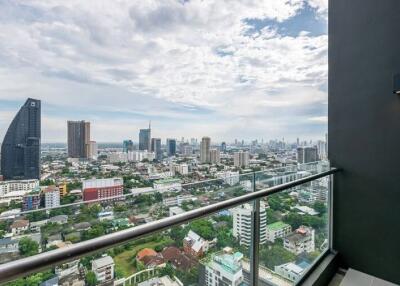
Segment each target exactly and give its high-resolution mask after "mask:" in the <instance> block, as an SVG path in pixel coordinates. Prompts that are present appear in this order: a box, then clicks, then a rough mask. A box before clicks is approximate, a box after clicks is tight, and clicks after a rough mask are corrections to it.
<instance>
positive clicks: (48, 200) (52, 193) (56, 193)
mask: <svg viewBox="0 0 400 286" xmlns="http://www.w3.org/2000/svg"><path fill="white" fill-rule="evenodd" d="M44 205H45V208H46V209H47V208H54V207H58V206H60V190H59V189H58V188H57V187H54V186H50V187H48V188H47V189H46V190H44Z"/></svg>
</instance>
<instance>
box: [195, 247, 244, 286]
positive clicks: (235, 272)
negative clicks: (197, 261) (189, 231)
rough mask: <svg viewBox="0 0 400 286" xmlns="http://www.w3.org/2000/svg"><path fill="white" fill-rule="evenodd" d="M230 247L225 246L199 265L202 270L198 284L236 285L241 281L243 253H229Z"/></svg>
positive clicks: (209, 285)
mask: <svg viewBox="0 0 400 286" xmlns="http://www.w3.org/2000/svg"><path fill="white" fill-rule="evenodd" d="M231 252H232V249H230V248H226V249H224V252H222V253H219V254H214V255H213V257H212V258H211V260H210V261H208V262H204V264H202V265H201V267H203V269H204V271H200V273H203V274H202V277H201V283H200V285H204V286H220V285H224V286H238V285H242V283H243V267H242V261H241V260H242V259H243V254H242V253H240V252H236V253H231Z"/></svg>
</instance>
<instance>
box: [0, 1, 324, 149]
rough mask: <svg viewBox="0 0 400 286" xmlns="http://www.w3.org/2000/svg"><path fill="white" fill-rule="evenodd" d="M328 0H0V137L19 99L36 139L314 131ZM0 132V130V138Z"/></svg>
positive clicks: (319, 114) (319, 129) (320, 127)
mask: <svg viewBox="0 0 400 286" xmlns="http://www.w3.org/2000/svg"><path fill="white" fill-rule="evenodd" d="M326 19H327V0H326V1H325V0H308V1H306V0H263V1H261V0H234V1H228V0H226V1H222V0H215V1H212V0H209V1H200V0H191V1H178V0H159V1H156V0H144V1H140V2H137V1H124V0H120V1H104V2H103V1H95V0H93V1H78V0H71V1H55V0H49V1H38V0H32V1H22V0H21V1H19V0H5V1H1V2H0V42H1V43H2V44H1V45H0V62H1V65H0V138H2V137H3V136H4V133H5V131H6V128H7V127H8V125H9V123H10V121H11V120H12V117H13V116H14V114H15V113H16V111H17V110H18V108H19V107H20V106H21V105H22V104H23V102H24V101H25V99H26V98H27V97H33V98H38V99H41V100H42V141H43V142H63V141H66V121H67V120H81V119H84V120H89V121H91V122H92V137H93V138H92V139H94V140H97V141H100V142H101V141H107V142H110V141H115V142H118V141H121V140H122V139H125V138H131V139H134V140H137V137H138V130H139V128H143V127H145V126H147V124H148V121H149V120H151V121H152V126H153V130H154V131H153V135H154V136H156V137H161V138H164V139H165V138H167V137H176V138H181V137H185V138H191V137H196V138H200V137H202V136H210V137H211V138H212V139H213V140H214V141H216V142H217V141H222V140H227V141H233V140H234V139H235V138H238V139H242V138H243V139H245V140H250V139H256V138H258V139H261V138H264V139H274V138H282V137H285V138H287V139H289V140H294V139H295V138H297V137H300V138H307V139H319V138H321V139H322V138H323V137H324V134H325V133H326V130H327V116H326V115H327V88H326V87H327V22H326ZM0 141H1V139H0Z"/></svg>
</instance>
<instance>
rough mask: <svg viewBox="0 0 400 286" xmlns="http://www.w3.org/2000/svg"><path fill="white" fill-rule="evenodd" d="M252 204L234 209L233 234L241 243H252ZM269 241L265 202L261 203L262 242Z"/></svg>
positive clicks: (247, 244) (248, 244) (246, 244)
mask: <svg viewBox="0 0 400 286" xmlns="http://www.w3.org/2000/svg"><path fill="white" fill-rule="evenodd" d="M252 210H253V208H252V206H251V205H250V204H243V205H241V206H238V207H236V208H234V209H232V211H231V212H232V216H233V236H234V237H236V238H237V239H238V240H239V243H240V245H245V246H250V244H251V232H252V229H251V214H252ZM266 242H267V212H266V210H265V204H264V203H261V204H260V244H265V243H266Z"/></svg>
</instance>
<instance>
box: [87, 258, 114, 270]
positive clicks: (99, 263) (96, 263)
mask: <svg viewBox="0 0 400 286" xmlns="http://www.w3.org/2000/svg"><path fill="white" fill-rule="evenodd" d="M110 264H114V260H113V259H112V258H111V256H108V255H107V256H103V257H101V258H99V259H96V260H93V262H92V266H93V268H94V269H96V268H101V267H104V266H107V265H110Z"/></svg>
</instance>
